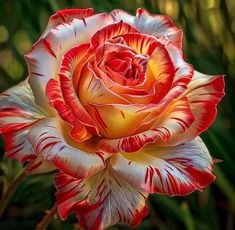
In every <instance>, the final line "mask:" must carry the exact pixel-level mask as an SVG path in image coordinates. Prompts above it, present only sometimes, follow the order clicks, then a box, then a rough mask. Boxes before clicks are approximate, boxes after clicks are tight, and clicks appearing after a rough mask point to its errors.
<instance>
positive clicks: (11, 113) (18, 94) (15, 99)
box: [0, 81, 46, 162]
mask: <svg viewBox="0 0 235 230" xmlns="http://www.w3.org/2000/svg"><path fill="white" fill-rule="evenodd" d="M45 116H46V113H45V112H44V111H43V110H42V109H41V108H40V107H39V106H37V105H36V104H35V102H34V97H33V94H32V91H31V89H30V86H29V84H28V83H27V81H24V82H22V83H20V84H18V85H17V86H14V87H12V88H10V89H9V90H7V91H5V92H3V93H2V94H1V95H0V133H1V134H2V135H3V136H4V139H5V143H6V155H7V156H8V157H9V158H13V159H16V160H18V161H20V162H25V161H29V160H32V159H34V158H35V157H36V154H35V152H34V150H33V148H32V146H31V144H30V142H29V141H28V140H27V137H28V133H29V131H30V129H31V128H32V127H33V126H34V125H35V123H36V122H38V121H39V120H40V119H42V118H44V117H45Z"/></svg>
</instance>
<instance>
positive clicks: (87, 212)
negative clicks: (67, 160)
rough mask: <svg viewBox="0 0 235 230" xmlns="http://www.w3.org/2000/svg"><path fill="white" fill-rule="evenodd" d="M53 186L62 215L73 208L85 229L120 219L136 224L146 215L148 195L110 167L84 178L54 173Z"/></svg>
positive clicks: (90, 229) (96, 229) (62, 216)
mask: <svg viewBox="0 0 235 230" xmlns="http://www.w3.org/2000/svg"><path fill="white" fill-rule="evenodd" d="M55 185H56V188H57V194H56V195H57V210H58V212H59V214H60V216H61V218H62V219H66V218H67V216H68V214H69V212H71V211H73V212H75V213H76V215H77V217H78V219H79V225H80V226H81V227H83V228H84V229H86V230H102V229H105V228H107V227H108V226H110V225H113V224H116V223H120V222H121V223H128V224H130V225H131V226H132V227H136V226H138V225H139V224H140V222H141V220H142V218H143V217H145V216H146V215H147V207H146V205H145V200H146V198H147V194H146V193H145V192H143V191H141V190H139V189H137V188H135V187H133V186H132V185H131V184H129V183H128V182H126V181H125V180H123V178H122V177H120V176H119V175H118V174H116V173H115V172H114V171H113V170H112V169H109V168H106V169H105V170H103V171H101V172H99V173H97V174H96V175H94V176H92V177H90V178H89V179H87V180H78V179H76V178H73V177H71V176H69V175H66V174H63V173H60V174H57V175H56V176H55Z"/></svg>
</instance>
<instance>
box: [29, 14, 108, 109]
mask: <svg viewBox="0 0 235 230" xmlns="http://www.w3.org/2000/svg"><path fill="white" fill-rule="evenodd" d="M112 22H113V19H112V17H111V16H110V15H107V14H96V15H93V16H90V17H88V18H83V19H76V18H75V19H73V20H72V21H70V22H66V23H62V24H59V25H57V26H56V27H55V28H53V29H51V30H50V32H48V33H47V35H46V36H45V37H43V38H41V39H39V41H38V42H37V43H35V45H34V46H33V48H32V50H31V51H30V52H29V53H28V54H27V55H26V56H25V58H26V61H27V64H28V69H29V83H30V85H31V87H32V90H33V93H34V96H35V100H36V103H37V104H38V105H40V106H42V107H43V108H47V109H48V110H50V107H48V100H47V98H46V96H45V88H46V84H47V82H48V81H49V80H50V79H51V78H55V77H56V76H57V74H58V71H59V68H60V63H61V60H62V57H63V55H64V54H65V53H66V51H68V49H71V48H72V47H74V46H77V45H79V44H82V43H89V41H90V38H91V36H92V35H93V34H94V33H95V32H96V31H97V30H99V29H101V28H103V27H105V26H107V25H109V24H111V23H112ZM81 34H82V36H81Z"/></svg>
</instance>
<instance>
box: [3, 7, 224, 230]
mask: <svg viewBox="0 0 235 230" xmlns="http://www.w3.org/2000/svg"><path fill="white" fill-rule="evenodd" d="M182 37H183V34H182V31H181V30H180V29H178V28H176V27H175V26H174V24H173V22H172V21H171V20H170V19H169V18H168V17H167V16H163V15H152V14H150V13H148V12H147V11H145V10H143V9H138V10H137V12H136V16H131V15H129V14H128V13H125V12H124V11H121V10H114V11H113V12H112V13H110V14H106V13H101V14H93V10H92V9H67V10H62V11H59V12H57V13H56V14H54V15H53V16H52V17H51V18H50V19H49V22H48V26H47V27H46V29H45V31H44V33H43V34H42V36H41V37H40V38H39V40H38V41H37V42H36V43H35V44H34V45H33V48H32V49H31V51H30V52H29V53H28V54H27V55H25V59H26V61H27V64H28V72H29V76H28V79H27V80H25V81H23V82H22V83H20V84H19V85H17V86H14V87H12V88H11V89H9V90H7V91H5V92H3V93H2V94H1V97H0V132H1V133H2V135H3V136H4V138H5V142H6V155H7V157H9V158H12V159H16V160H18V161H19V162H27V164H26V173H27V174H35V173H43V172H49V171H53V170H55V169H57V170H58V171H59V173H58V174H56V175H55V180H54V183H55V186H56V189H57V193H56V198H57V209H58V213H59V215H60V216H61V218H62V219H63V220H65V219H66V218H67V216H68V215H69V213H70V212H75V213H76V215H77V217H78V221H79V225H80V226H82V227H83V228H84V229H93V230H95V229H104V228H106V227H108V226H110V225H113V224H116V223H119V222H121V223H128V224H129V225H131V226H132V227H136V226H138V225H139V224H140V222H141V220H142V218H143V217H145V216H146V215H147V207H146V199H147V197H148V194H150V193H160V194H166V195H170V196H175V195H177V196H182V195H188V194H190V193H191V192H193V191H195V190H202V189H203V188H205V187H206V186H207V185H209V184H210V183H211V182H212V181H214V180H215V176H214V175H213V173H212V171H213V161H212V158H211V157H210V155H209V153H208V150H207V148H206V146H205V145H204V143H203V142H202V140H201V139H200V137H199V136H198V135H199V134H200V133H202V132H203V131H205V130H206V129H207V128H208V127H209V126H210V125H211V123H212V122H213V120H214V118H215V116H216V105H217V103H218V102H219V101H220V100H221V98H222V97H223V95H224V81H223V76H220V75H219V76H209V75H205V74H202V73H199V72H197V71H194V69H193V67H192V65H190V64H188V63H187V62H185V59H184V56H183V53H182Z"/></svg>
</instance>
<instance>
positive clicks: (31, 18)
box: [0, 0, 235, 230]
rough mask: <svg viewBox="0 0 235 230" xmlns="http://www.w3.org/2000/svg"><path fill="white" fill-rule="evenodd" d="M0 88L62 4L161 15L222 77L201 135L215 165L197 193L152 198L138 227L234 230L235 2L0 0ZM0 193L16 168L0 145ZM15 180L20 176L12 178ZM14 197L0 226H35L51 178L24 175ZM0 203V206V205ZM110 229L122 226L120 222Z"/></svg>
mask: <svg viewBox="0 0 235 230" xmlns="http://www.w3.org/2000/svg"><path fill="white" fill-rule="evenodd" d="M0 7H1V13H0V91H3V90H5V89H7V88H9V87H10V86H13V85H15V84H16V83H18V82H20V81H22V80H23V79H25V78H26V76H27V67H26V63H25V60H24V56H23V55H24V54H25V53H26V52H28V51H29V49H30V48H31V46H32V44H33V43H34V42H35V41H36V40H37V39H38V38H39V36H40V35H41V33H42V32H43V30H44V29H45V27H46V25H47V20H48V18H49V16H50V15H52V14H53V13H54V12H55V11H57V10H60V9H64V8H86V7H93V8H94V9H95V12H103V11H106V12H110V11H111V10H112V9H115V8H121V9H124V10H126V11H127V12H129V13H132V14H135V10H136V8H138V7H142V8H145V9H147V10H149V11H150V12H152V13H159V14H166V15H168V16H170V17H171V18H172V19H173V21H174V22H175V24H176V25H177V26H178V27H180V28H181V29H182V30H183V31H184V53H185V56H186V59H187V61H188V62H189V63H191V64H193V66H194V68H195V69H196V70H198V71H201V72H203V73H207V74H225V75H226V78H225V81H226V96H225V98H224V99H223V101H222V103H220V105H219V107H218V116H217V118H216V121H215V122H214V124H213V125H212V127H211V128H210V129H209V130H208V131H207V132H205V133H204V134H203V135H202V138H203V140H204V141H205V142H206V145H207V146H208V148H209V150H210V153H211V155H212V156H213V158H216V159H221V160H223V162H221V163H217V164H216V167H215V174H216V176H217V180H216V181H215V183H213V184H212V185H211V186H210V187H209V188H207V189H206V190H205V191H204V192H194V193H193V194H192V195H190V196H187V197H174V198H171V197H168V196H164V195H152V196H150V200H149V209H150V212H149V213H150V214H149V216H148V217H146V218H145V219H144V221H143V223H142V224H141V225H140V226H139V227H138V229H139V230H147V229H160V230H168V229H170V230H177V229H179V230H182V229H186V230H195V229H198V230H211V229H213V230H219V229H223V230H224V229H225V230H233V229H235V218H234V217H235V138H234V137H235V135H234V133H235V132H234V131H235V130H234V129H235V123H234V122H235V116H234V113H235V110H234V109H235V107H234V103H235V100H234V97H235V1H234V0H203V1H202V0H116V1H115V0H102V1H101V0H37V1H33V0H21V1H17V0H0ZM0 146H1V147H0V196H1V194H3V193H4V192H5V191H6V189H7V188H8V187H9V186H11V182H12V180H13V179H14V178H15V177H16V176H17V174H18V173H19V172H20V171H21V170H22V166H21V165H20V164H18V163H17V162H15V161H12V160H8V159H6V158H4V143H3V141H2V140H1V143H0ZM19 180H21V178H19ZM13 191H14V195H13V196H12V198H11V199H10V201H9V203H8V206H7V208H6V210H5V212H4V214H3V216H2V219H1V220H0V230H14V229H17V230H19V229H25V230H31V229H35V226H36V225H37V223H39V222H40V221H41V219H42V218H43V216H44V215H45V211H46V210H49V209H50V208H51V207H52V206H53V203H54V199H55V198H54V193H55V188H54V187H53V185H52V175H51V174H46V175H37V176H29V177H27V178H25V179H24V180H22V181H21V183H19V186H18V187H17V188H14V187H13V188H12V192H13ZM1 205H3V204H0V206H1ZM77 227H78V225H77V221H76V218H75V216H74V215H71V216H70V218H69V219H68V220H67V221H66V222H63V221H61V220H60V218H59V217H58V216H55V217H54V219H53V221H52V222H51V223H50V224H49V226H48V228H47V229H51V230H62V229H66V230H67V229H68V230H70V229H71V230H73V229H76V228H77ZM110 229H112V230H117V229H128V227H126V226H123V225H120V226H115V227H111V228H110Z"/></svg>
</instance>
